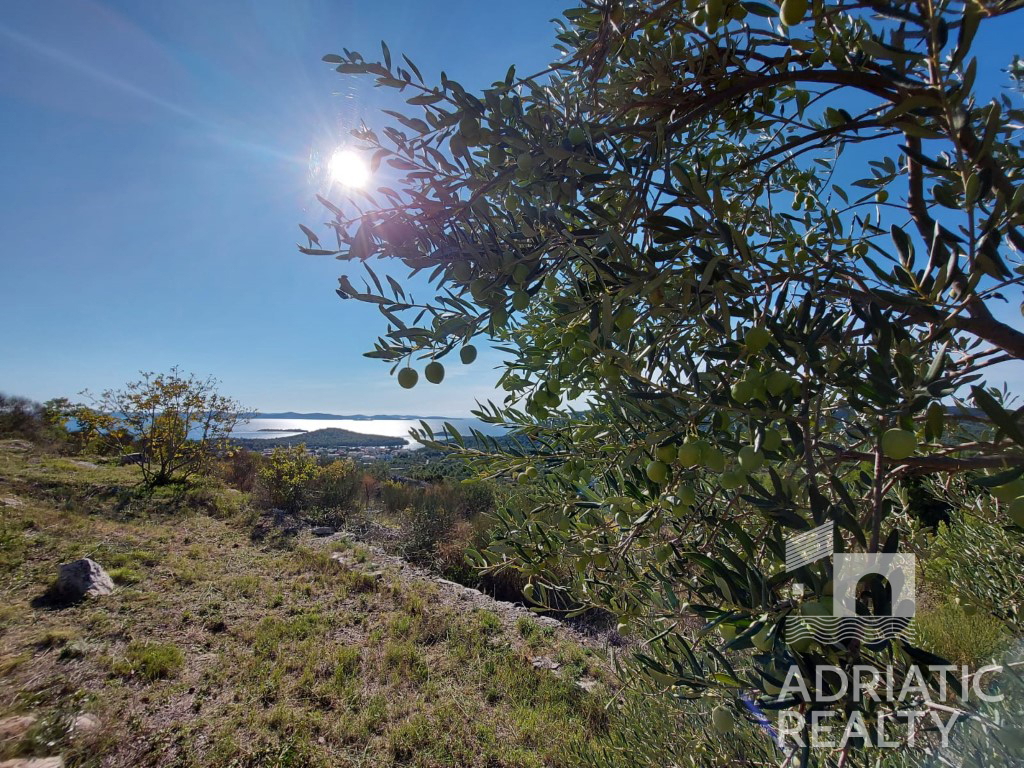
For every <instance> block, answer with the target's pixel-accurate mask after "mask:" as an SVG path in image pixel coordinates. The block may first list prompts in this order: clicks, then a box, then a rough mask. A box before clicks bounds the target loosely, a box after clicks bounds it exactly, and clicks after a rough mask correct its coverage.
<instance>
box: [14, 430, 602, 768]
mask: <svg viewBox="0 0 1024 768" xmlns="http://www.w3.org/2000/svg"><path fill="white" fill-rule="evenodd" d="M135 471H136V470H135V468H113V467H106V466H103V467H98V468H90V467H85V466H80V465H78V464H75V463H73V462H71V461H69V460H66V459H53V458H47V457H43V456H38V455H35V454H34V453H33V452H31V451H26V450H22V449H19V448H18V447H17V446H16V445H12V444H11V443H6V444H5V443H0V498H5V497H6V498H11V497H14V498H15V499H16V500H17V501H19V502H20V505H17V506H10V505H6V506H0V717H3V716H6V715H10V714H15V713H31V714H34V715H36V716H38V717H39V718H40V720H39V722H38V723H37V725H36V726H35V727H34V728H33V730H32V731H31V732H30V733H29V734H28V736H27V737H26V738H25V739H23V740H22V741H20V742H16V743H12V742H8V743H0V760H2V759H4V758H6V757H11V756H15V755H27V754H37V755H53V754H58V753H59V754H63V755H64V757H65V759H66V760H67V762H68V764H69V765H104V766H106V765H111V766H113V765H160V766H163V765H175V766H191V765H195V766H249V765H252V766H256V765H260V766H321V765H323V766H388V765H415V766H489V767H491V766H493V767H495V768H497V767H500V766H542V765H552V766H554V765H569V764H572V762H571V760H570V758H569V757H568V756H567V755H568V751H569V750H570V748H571V747H572V746H573V745H574V744H581V743H584V742H587V741H590V740H594V739H600V738H601V737H602V735H603V733H604V729H605V727H606V726H605V716H604V710H603V704H604V702H605V697H603V696H601V695H588V694H586V693H583V692H582V691H580V690H579V689H578V688H577V687H576V685H575V683H574V679H573V678H574V675H579V674H580V673H581V671H582V670H583V668H584V667H587V666H589V667H591V669H590V672H591V674H600V671H599V670H597V669H594V667H595V666H598V665H596V663H595V661H596V660H594V659H592V658H591V657H588V656H587V654H586V653H585V652H583V651H581V650H580V649H579V648H578V647H576V646H573V645H571V644H568V643H567V642H566V641H564V640H562V639H559V638H556V637H555V636H554V635H552V634H551V633H550V632H544V631H541V630H540V629H539V628H536V627H534V628H530V627H521V629H522V630H524V631H522V632H520V633H518V634H517V633H507V632H506V631H505V630H504V629H503V628H502V625H501V622H500V621H499V620H498V619H497V618H496V617H495V616H494V615H493V614H490V613H488V612H485V611H473V612H467V611H466V610H465V609H463V610H461V611H459V610H458V609H457V607H456V606H452V605H450V604H446V603H443V602H442V601H440V600H439V599H437V593H436V588H434V586H433V585H430V584H422V583H415V582H406V583H402V582H399V581H398V580H397V579H396V578H395V577H394V576H393V575H389V574H385V575H384V577H383V578H381V579H374V578H371V577H369V576H367V575H366V574H365V573H363V572H362V571H359V570H355V569H348V568H346V567H345V566H343V565H340V564H339V563H337V562H335V561H334V560H332V559H331V558H330V556H329V553H328V552H326V551H324V550H323V549H320V550H318V549H314V548H312V547H310V546H303V545H301V544H300V545H298V546H294V547H291V548H281V547H277V548H274V547H269V546H260V545H257V544H255V543H253V542H252V541H251V540H250V538H249V535H248V530H249V527H248V526H247V525H245V524H243V522H242V521H241V519H240V517H239V516H238V515H227V516H225V517H222V518H215V517H211V516H210V515H208V514H202V513H197V512H195V511H193V512H191V513H182V512H181V511H180V510H177V511H176V510H174V509H173V505H171V504H169V503H168V502H167V501H166V500H165V501H159V500H146V501H141V500H139V499H138V498H137V497H135V496H132V495H131V494H129V493H126V492H125V488H126V487H128V486H129V485H130V484H131V483H132V482H133V481H134V480H135V477H134V475H133V473H134V472H135ZM221 493H223V492H221ZM227 495H228V497H229V498H228V499H227V501H225V500H223V499H219V500H217V501H218V502H219V504H218V505H219V506H220V507H221V508H222V509H223V508H225V507H227V508H228V509H230V508H231V507H232V506H236V507H240V505H239V503H238V501H239V499H238V497H237V495H234V494H227ZM250 522H251V521H250ZM82 556H90V557H93V558H94V559H96V560H97V561H99V562H100V563H101V564H102V565H104V566H105V567H106V568H107V569H108V570H110V571H111V572H112V575H114V577H115V579H116V580H117V581H119V586H118V589H117V590H116V592H115V594H113V595H111V596H108V597H104V598H100V599H98V600H94V601H88V602H86V603H82V604H79V605H75V606H71V607H67V608H63V609H60V610H54V609H47V608H39V607H32V605H31V601H32V600H33V599H34V598H36V597H38V596H39V595H40V594H42V593H43V591H44V590H45V588H46V586H47V585H48V584H49V583H50V582H51V580H52V579H53V576H54V575H55V572H56V566H57V564H58V563H59V562H66V561H68V560H71V559H74V558H78V557H82ZM538 653H544V654H547V655H549V656H551V657H554V658H556V659H559V660H561V661H563V662H564V663H565V666H563V670H564V671H565V674H564V675H562V676H561V677H559V676H555V675H553V674H552V673H550V672H546V671H540V670H536V669H534V668H533V666H532V664H531V663H530V660H529V657H530V656H533V655H536V654H538ZM80 712H89V713H92V714H94V715H96V716H97V717H98V718H99V720H100V723H101V727H100V729H99V731H97V732H96V733H94V734H92V735H90V736H86V737H81V736H79V737H77V738H72V737H70V736H68V735H66V733H65V726H66V722H67V721H68V719H69V718H70V717H73V716H74V715H75V714H77V713H80Z"/></svg>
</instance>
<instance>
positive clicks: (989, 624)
mask: <svg viewBox="0 0 1024 768" xmlns="http://www.w3.org/2000/svg"><path fill="white" fill-rule="evenodd" d="M916 622H917V638H918V641H919V642H920V644H921V647H922V648H924V649H925V650H928V651H931V652H932V653H935V654H938V655H939V656H941V657H942V658H944V659H946V660H947V661H950V662H952V663H953V664H967V665H969V666H971V667H972V668H976V667H978V666H980V665H982V664H985V663H988V662H989V661H991V660H992V659H993V658H996V657H998V656H1000V655H1001V652H1002V651H1005V650H1006V648H1007V646H1008V645H1009V643H1010V640H1011V636H1010V633H1009V632H1008V631H1007V629H1006V626H1005V625H1004V624H1003V622H1001V621H1000V620H999V619H997V618H995V617H994V616H992V615H991V614H988V613H982V612H979V611H977V609H976V608H974V607H973V606H972V607H968V608H966V609H965V607H964V606H963V605H960V604H957V603H955V602H952V601H949V602H946V601H943V602H942V603H940V604H938V605H936V606H927V607H925V608H924V609H923V610H918V612H917V619H916Z"/></svg>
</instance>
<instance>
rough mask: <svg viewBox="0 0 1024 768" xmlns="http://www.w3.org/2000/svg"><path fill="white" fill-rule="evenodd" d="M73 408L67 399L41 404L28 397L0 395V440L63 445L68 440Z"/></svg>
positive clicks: (0, 393)
mask: <svg viewBox="0 0 1024 768" xmlns="http://www.w3.org/2000/svg"><path fill="white" fill-rule="evenodd" d="M69 408H70V405H69V404H68V401H67V400H65V399H64V398H59V399H56V400H48V401H47V402H46V403H45V404H42V405H40V404H39V403H37V402H35V401H34V400H30V399H28V398H27V397H18V396H16V395H5V394H4V393H2V392H0V438H3V437H6V438H21V439H23V440H31V441H32V442H34V443H46V444H53V443H61V442H65V441H66V440H67V439H68V432H67V428H66V424H67V420H68V411H69Z"/></svg>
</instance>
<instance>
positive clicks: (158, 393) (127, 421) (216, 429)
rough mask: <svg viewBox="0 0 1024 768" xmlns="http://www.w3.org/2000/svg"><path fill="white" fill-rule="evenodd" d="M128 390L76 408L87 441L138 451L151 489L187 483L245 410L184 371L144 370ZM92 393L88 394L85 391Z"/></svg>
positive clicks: (209, 382)
mask: <svg viewBox="0 0 1024 768" xmlns="http://www.w3.org/2000/svg"><path fill="white" fill-rule="evenodd" d="M141 376H142V378H141V379H139V380H138V381H133V382H130V383H128V384H126V385H125V387H124V388H123V389H120V390H113V389H108V390H106V391H104V392H103V393H102V394H100V395H99V396H98V397H95V398H92V405H91V406H80V407H78V408H76V409H75V410H74V417H75V419H76V420H77V421H78V425H79V429H80V430H81V432H82V433H83V434H84V435H86V436H88V437H86V440H90V439H91V440H95V441H98V442H99V443H101V444H103V445H104V446H105V447H106V448H107V450H108V451H111V452H113V451H118V450H124V449H128V450H132V449H136V450H137V451H138V454H139V460H138V463H139V466H140V467H141V468H142V476H143V479H144V480H145V482H146V483H147V484H148V485H150V486H160V485H167V484H168V483H170V482H172V481H173V480H179V481H180V480H187V479H188V478H189V477H191V476H192V475H195V474H197V473H198V472H200V471H201V470H202V468H203V465H204V464H205V462H206V461H208V460H209V458H210V455H211V451H212V448H213V447H214V446H215V445H216V444H218V443H219V442H221V441H223V440H224V439H225V438H226V437H227V436H228V435H229V434H230V433H231V430H232V429H233V428H234V425H235V423H236V422H237V421H238V419H239V415H240V412H241V407H240V406H239V404H238V403H236V402H235V401H234V400H232V399H230V398H228V397H225V396H224V395H221V394H219V393H218V392H217V382H216V380H215V379H213V378H212V377H208V378H206V379H200V378H197V377H196V376H195V375H193V374H185V373H183V372H182V371H181V370H180V369H179V368H172V369H171V370H170V371H168V372H167V373H153V372H147V371H143V372H142V373H141ZM86 394H88V393H86Z"/></svg>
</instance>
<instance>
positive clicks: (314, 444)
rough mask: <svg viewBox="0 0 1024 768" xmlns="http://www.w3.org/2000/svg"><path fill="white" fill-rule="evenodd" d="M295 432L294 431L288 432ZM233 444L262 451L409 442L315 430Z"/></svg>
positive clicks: (345, 431) (240, 439)
mask: <svg viewBox="0 0 1024 768" xmlns="http://www.w3.org/2000/svg"><path fill="white" fill-rule="evenodd" d="M288 431H293V430H288ZM231 442H232V443H235V444H236V445H240V446H241V447H243V448H248V449H249V450H256V451H260V450H263V449H264V448H279V447H280V448H287V447H289V446H293V445H305V446H306V447H307V448H309V449H317V448H369V447H375V448H385V447H395V448H401V447H404V446H405V445H408V443H409V441H408V440H406V439H405V438H403V437H388V436H387V435H364V434H362V433H361V432H352V431H351V430H348V429H336V428H333V427H330V428H327V429H314V430H313V431H311V432H305V433H304V434H301V435H290V436H288V437H249V438H246V437H234V438H231Z"/></svg>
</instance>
